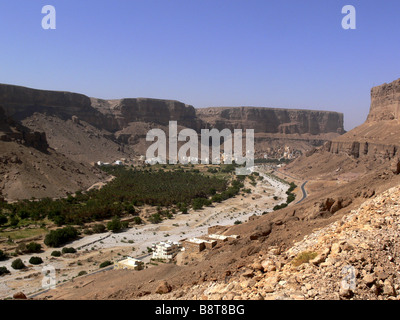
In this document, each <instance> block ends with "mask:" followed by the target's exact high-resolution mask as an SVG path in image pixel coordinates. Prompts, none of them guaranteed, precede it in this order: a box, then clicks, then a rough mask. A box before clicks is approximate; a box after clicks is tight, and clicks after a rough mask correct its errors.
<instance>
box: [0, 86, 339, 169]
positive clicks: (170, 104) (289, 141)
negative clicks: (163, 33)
mask: <svg viewBox="0 0 400 320" xmlns="http://www.w3.org/2000/svg"><path fill="white" fill-rule="evenodd" d="M0 106H3V107H4V110H5V113H6V115H7V116H8V117H13V118H14V119H16V120H19V121H21V122H23V124H24V125H26V126H28V127H29V128H31V129H32V130H35V131H40V130H43V131H44V132H45V133H46V134H47V136H48V137H49V141H50V146H51V147H52V148H55V149H56V150H60V151H61V152H62V153H64V154H66V155H68V156H70V157H71V158H72V159H73V160H75V161H81V160H82V159H90V162H94V161H97V160H99V159H98V158H99V156H98V155H96V156H94V155H93V152H92V151H89V150H90V149H91V148H92V147H93V146H95V147H97V148H105V147H106V146H107V145H113V147H112V148H113V149H118V150H127V148H126V146H127V145H129V147H130V149H131V150H135V151H133V152H135V153H136V154H144V153H145V152H146V150H147V147H148V143H147V142H146V134H147V132H148V131H149V130H150V129H153V128H160V129H162V130H164V131H166V132H167V133H168V124H169V121H177V122H178V128H179V130H181V129H183V128H191V129H194V130H196V131H197V132H198V133H200V132H201V129H203V128H206V129H211V128H217V129H219V130H222V129H225V128H228V129H231V130H232V131H233V130H234V129H242V130H245V129H254V131H255V137H256V152H257V151H258V152H259V153H260V155H261V156H263V154H264V153H265V152H266V150H267V149H269V148H270V147H271V141H273V143H272V144H273V146H272V147H273V148H274V149H276V150H278V151H279V150H281V149H282V150H283V149H284V148H285V147H290V148H291V149H296V150H301V151H305V150H308V149H309V147H310V146H319V145H321V144H323V143H324V142H325V141H327V140H329V139H332V138H334V137H336V136H338V135H339V134H342V133H343V132H344V130H343V114H341V113H337V112H327V111H311V110H288V109H274V108H259V107H220V108H206V109H195V108H194V107H193V106H191V105H187V104H184V103H182V102H179V101H173V100H160V99H148V98H135V99H115V100H103V99H97V98H89V97H87V96H85V95H82V94H77V93H71V92H56V91H44V90H36V89H30V88H24V87H19V86H12V85H1V84H0ZM38 114H40V116H38ZM35 118H41V119H42V118H43V119H49V120H48V121H49V122H51V123H46V124H45V123H41V125H39V124H40V123H39V124H37V123H38V122H40V121H35ZM56 118H58V119H61V120H62V121H64V122H65V123H66V126H62V127H63V128H64V127H68V126H70V130H68V128H64V129H65V130H64V131H63V132H65V134H64V133H63V138H61V137H60V135H57V132H59V131H60V130H61V129H60V128H61V126H60V125H59V124H58V125H56V123H59V122H58V121H56ZM50 120H52V121H50ZM71 120H72V122H71ZM42 122H43V121H42ZM70 122H71V123H72V124H70ZM35 123H36V124H37V125H35ZM89 127H90V128H89ZM92 127H94V128H95V129H97V130H98V131H99V132H98V133H96V135H97V136H101V137H102V138H104V139H106V140H109V143H103V142H104V141H103V142H100V141H99V145H92V144H93V143H95V142H94V141H92V140H93V139H92V140H91V141H90V142H88V143H87V144H85V143H86V142H85V141H86V140H88V139H86V138H87V136H88V135H89V136H90V135H91V133H90V132H92V131H93V130H94V129H93V128H92ZM78 131H79V132H78ZM95 131H96V130H95ZM100 131H101V132H100ZM57 136H58V137H59V138H56V137H57ZM85 137H86V138H85ZM26 139H27V140H29V139H30V136H29V135H28V136H27V138H26ZM104 139H103V140H104ZM74 141H75V145H74V146H71V144H73V143H74ZM92 142H93V143H92ZM115 144H116V145H117V146H118V148H114V146H115ZM66 149H71V150H72V149H73V150H80V151H79V152H80V153H83V155H82V156H80V157H78V155H77V152H75V151H73V152H71V150H66ZM92 149H93V148H92ZM79 152H78V153H79ZM278 153H279V152H278ZM93 157H95V158H96V159H94V158H93ZM107 157H109V155H107ZM123 157H124V158H130V157H131V155H130V154H126V155H124V156H123ZM101 160H102V161H108V160H107V159H103V158H102V159H101Z"/></svg>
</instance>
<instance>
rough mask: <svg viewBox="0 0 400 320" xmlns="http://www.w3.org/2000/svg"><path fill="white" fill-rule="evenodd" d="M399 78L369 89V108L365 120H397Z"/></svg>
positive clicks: (399, 92) (399, 107) (399, 94)
mask: <svg viewBox="0 0 400 320" xmlns="http://www.w3.org/2000/svg"><path fill="white" fill-rule="evenodd" d="M399 112H400V79H398V80H396V81H393V82H392V83H389V84H386V83H385V84H383V85H381V86H378V87H374V88H372V90H371V108H370V112H369V115H368V119H367V122H373V121H381V120H399V115H400V113H399Z"/></svg>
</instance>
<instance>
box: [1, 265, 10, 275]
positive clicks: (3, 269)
mask: <svg viewBox="0 0 400 320" xmlns="http://www.w3.org/2000/svg"><path fill="white" fill-rule="evenodd" d="M7 273H10V271H8V269H7V268H6V267H0V277H1V276H2V275H5V274H7Z"/></svg>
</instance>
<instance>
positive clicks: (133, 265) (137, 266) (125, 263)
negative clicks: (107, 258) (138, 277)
mask: <svg viewBox="0 0 400 320" xmlns="http://www.w3.org/2000/svg"><path fill="white" fill-rule="evenodd" d="M114 269H115V270H120V269H131V270H142V269H144V262H143V261H142V260H139V259H135V258H132V257H127V258H126V259H124V260H120V261H117V262H115V263H114Z"/></svg>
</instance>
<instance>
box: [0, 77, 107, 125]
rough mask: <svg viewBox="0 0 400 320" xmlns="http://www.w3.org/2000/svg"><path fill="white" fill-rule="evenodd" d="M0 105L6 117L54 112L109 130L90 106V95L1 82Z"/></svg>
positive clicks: (102, 119) (100, 116)
mask: <svg viewBox="0 0 400 320" xmlns="http://www.w3.org/2000/svg"><path fill="white" fill-rule="evenodd" d="M0 105H1V106H3V108H4V109H5V111H6V115H7V116H8V117H12V118H13V119H16V120H22V119H24V118H26V117H29V116H30V115H32V114H33V113H35V112H40V113H48V114H56V115H57V116H59V117H61V118H64V119H67V118H68V119H70V118H71V117H72V116H74V115H75V116H78V117H79V118H80V119H82V120H84V121H87V122H88V123H91V124H93V125H95V126H97V127H103V128H106V129H108V130H110V129H112V128H111V127H110V122H109V121H107V119H106V118H105V117H104V116H102V114H101V113H100V112H99V111H97V110H96V109H94V108H93V107H92V106H91V101H90V98H89V97H87V96H85V95H83V94H79V93H73V92H63V91H49V90H38V89H31V88H26V87H20V86H14V85H7V84H0Z"/></svg>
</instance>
